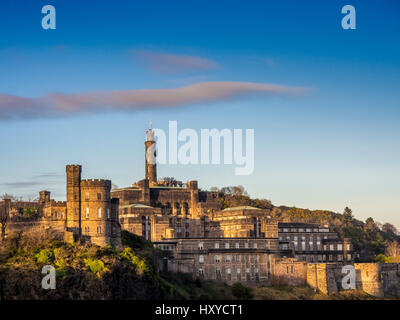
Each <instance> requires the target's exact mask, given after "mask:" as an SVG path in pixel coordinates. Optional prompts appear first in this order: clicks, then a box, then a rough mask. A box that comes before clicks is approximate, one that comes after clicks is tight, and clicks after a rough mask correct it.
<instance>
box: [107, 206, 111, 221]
mask: <svg viewBox="0 0 400 320" xmlns="http://www.w3.org/2000/svg"><path fill="white" fill-rule="evenodd" d="M110 211H111V210H110V208H107V219H110V218H111V213H110Z"/></svg>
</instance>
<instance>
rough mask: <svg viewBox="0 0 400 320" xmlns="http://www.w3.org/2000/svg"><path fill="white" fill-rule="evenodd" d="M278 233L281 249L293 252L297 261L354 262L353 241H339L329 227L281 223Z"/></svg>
mask: <svg viewBox="0 0 400 320" xmlns="http://www.w3.org/2000/svg"><path fill="white" fill-rule="evenodd" d="M278 232H279V242H280V246H281V248H282V249H289V250H292V251H293V254H294V256H295V257H296V258H297V260H300V261H308V262H339V263H343V262H352V261H353V260H354V253H353V247H352V244H351V241H350V240H349V239H346V238H345V239H339V237H338V235H337V233H336V232H333V231H332V230H331V229H330V228H329V226H327V225H325V226H319V225H317V224H311V223H298V222H289V223H287V222H279V223H278Z"/></svg>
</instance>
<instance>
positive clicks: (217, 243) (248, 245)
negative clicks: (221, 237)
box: [198, 242, 269, 250]
mask: <svg viewBox="0 0 400 320" xmlns="http://www.w3.org/2000/svg"><path fill="white" fill-rule="evenodd" d="M198 247H199V250H203V249H204V243H203V242H199V244H198ZM240 247H241V246H240V243H239V242H236V243H235V246H234V247H233V248H235V249H239V248H240ZM250 247H251V248H254V249H257V247H258V244H257V242H254V243H253V244H252V245H250V244H249V243H248V242H245V243H244V247H243V246H242V248H245V249H248V248H250ZM265 248H266V249H268V248H269V245H268V242H266V243H265ZM214 249H220V243H219V242H215V243H214ZM221 249H230V243H229V242H225V244H224V246H223V247H221Z"/></svg>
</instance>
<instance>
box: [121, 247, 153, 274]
mask: <svg viewBox="0 0 400 320" xmlns="http://www.w3.org/2000/svg"><path fill="white" fill-rule="evenodd" d="M120 256H121V257H122V258H123V259H126V260H128V261H129V262H130V263H132V264H133V265H134V266H135V267H136V270H138V271H140V272H141V273H149V272H150V269H149V267H148V265H147V263H146V261H145V260H144V259H142V258H140V257H138V256H137V255H135V252H134V251H133V250H132V249H131V248H125V249H124V250H123V251H122V252H121V253H120Z"/></svg>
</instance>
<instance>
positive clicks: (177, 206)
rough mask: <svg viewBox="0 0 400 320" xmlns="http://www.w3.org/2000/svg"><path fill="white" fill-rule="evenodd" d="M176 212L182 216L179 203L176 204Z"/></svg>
mask: <svg viewBox="0 0 400 320" xmlns="http://www.w3.org/2000/svg"><path fill="white" fill-rule="evenodd" d="M175 212H176V214H177V215H180V214H181V205H180V204H179V202H175Z"/></svg>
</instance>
